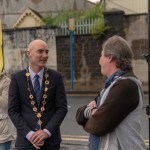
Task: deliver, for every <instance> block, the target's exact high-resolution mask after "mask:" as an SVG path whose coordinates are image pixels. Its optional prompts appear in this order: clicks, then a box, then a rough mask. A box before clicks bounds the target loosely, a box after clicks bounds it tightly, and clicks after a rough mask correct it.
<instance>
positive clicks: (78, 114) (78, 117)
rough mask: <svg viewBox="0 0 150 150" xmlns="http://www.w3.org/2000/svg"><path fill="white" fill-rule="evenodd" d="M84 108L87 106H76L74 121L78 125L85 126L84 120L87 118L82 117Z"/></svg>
mask: <svg viewBox="0 0 150 150" xmlns="http://www.w3.org/2000/svg"><path fill="white" fill-rule="evenodd" d="M86 108H87V105H85V106H82V107H80V108H78V109H77V112H76V121H77V123H78V124H79V125H82V126H85V124H86V122H87V121H88V119H86V118H85V117H84V110H85V109H86Z"/></svg>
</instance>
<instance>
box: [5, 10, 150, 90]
mask: <svg viewBox="0 0 150 150" xmlns="http://www.w3.org/2000/svg"><path fill="white" fill-rule="evenodd" d="M105 18H106V19H107V24H108V25H109V26H110V30H109V31H108V32H107V33H106V35H105V36H103V37H101V38H99V39H94V37H93V36H92V35H80V36H79V35H78V36H74V41H73V43H74V45H73V47H74V84H75V85H74V89H77V90H99V89H100V88H101V83H102V80H103V78H102V76H101V74H100V66H99V57H100V53H101V45H102V43H103V41H104V40H105V39H106V38H108V37H110V36H112V35H114V34H118V35H121V36H123V37H125V38H126V39H127V41H128V42H129V44H130V45H131V47H132V48H133V52H134V55H135V57H134V61H133V68H134V71H135V73H136V75H137V76H138V77H139V78H140V79H141V81H142V82H143V83H145V84H147V81H148V64H147V62H146V60H145V59H144V57H143V56H142V54H145V53H147V49H148V48H147V42H148V40H147V35H148V30H147V28H148V27H147V15H144V14H143V15H137V16H136V15H134V16H124V14H123V12H121V11H119V12H113V13H106V14H105ZM35 38H42V39H43V40H45V41H46V42H47V43H48V45H49V48H50V54H49V57H50V58H49V61H48V67H50V68H54V69H56V70H58V71H60V72H61V73H62V76H63V79H64V82H65V86H66V89H67V90H70V85H69V84H70V38H69V36H57V37H55V33H54V30H52V29H51V28H46V27H45V28H44V27H43V28H31V29H20V30H4V31H3V40H4V43H3V47H4V56H5V69H6V70H7V71H8V72H10V73H12V72H15V71H16V70H20V69H22V68H24V67H26V66H27V65H28V59H27V57H26V54H25V50H26V48H27V45H28V43H29V42H30V41H31V40H33V39H35Z"/></svg>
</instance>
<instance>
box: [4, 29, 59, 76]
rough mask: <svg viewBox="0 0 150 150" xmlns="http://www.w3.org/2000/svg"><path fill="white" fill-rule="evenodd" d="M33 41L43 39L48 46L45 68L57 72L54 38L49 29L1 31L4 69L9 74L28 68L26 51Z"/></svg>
mask: <svg viewBox="0 0 150 150" xmlns="http://www.w3.org/2000/svg"><path fill="white" fill-rule="evenodd" d="M34 39H43V40H44V41H45V42H46V43H47V44H48V46H49V54H48V55H49V61H48V62H47V66H48V67H51V68H53V69H55V70H57V56H56V38H55V32H54V30H52V29H51V28H30V29H18V30H17V29H16V30H13V29H11V30H4V31H3V52H4V69H5V70H6V72H7V73H9V74H11V73H13V72H15V71H17V70H20V69H23V68H26V67H27V66H28V58H27V56H26V49H27V47H28V44H29V43H30V42H31V41H32V40H34Z"/></svg>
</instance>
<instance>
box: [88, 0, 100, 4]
mask: <svg viewBox="0 0 150 150" xmlns="http://www.w3.org/2000/svg"><path fill="white" fill-rule="evenodd" d="M88 1H91V2H95V3H96V2H99V1H100V0H88Z"/></svg>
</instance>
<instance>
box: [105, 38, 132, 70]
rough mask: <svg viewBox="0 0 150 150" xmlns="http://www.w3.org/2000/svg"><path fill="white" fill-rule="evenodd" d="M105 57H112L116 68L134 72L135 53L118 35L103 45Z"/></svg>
mask: <svg viewBox="0 0 150 150" xmlns="http://www.w3.org/2000/svg"><path fill="white" fill-rule="evenodd" d="M102 52H103V54H104V56H106V57H107V56H112V59H113V61H115V63H116V67H117V68H120V69H122V70H124V71H126V70H132V69H133V67H132V59H133V52H132V49H131V47H130V46H129V44H128V42H127V41H126V40H125V39H123V38H122V37H120V36H118V35H114V36H112V37H110V38H108V40H107V41H106V42H104V44H103V45H102Z"/></svg>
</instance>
